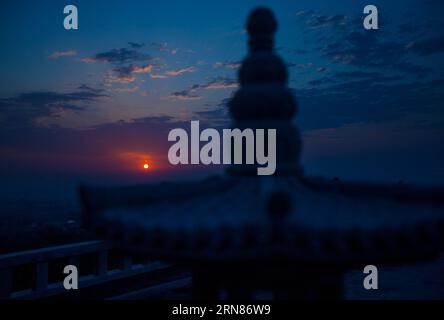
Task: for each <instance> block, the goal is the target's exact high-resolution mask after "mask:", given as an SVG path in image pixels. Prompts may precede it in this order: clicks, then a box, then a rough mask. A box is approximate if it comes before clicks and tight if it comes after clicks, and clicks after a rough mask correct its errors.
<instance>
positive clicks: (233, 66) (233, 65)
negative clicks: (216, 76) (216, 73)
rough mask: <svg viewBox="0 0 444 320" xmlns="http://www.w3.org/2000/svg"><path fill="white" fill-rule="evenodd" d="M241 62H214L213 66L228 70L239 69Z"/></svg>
mask: <svg viewBox="0 0 444 320" xmlns="http://www.w3.org/2000/svg"><path fill="white" fill-rule="evenodd" d="M241 64H242V62H241V61H221V62H216V63H215V64H214V67H215V68H221V67H223V68H228V69H239V68H240V66H241Z"/></svg>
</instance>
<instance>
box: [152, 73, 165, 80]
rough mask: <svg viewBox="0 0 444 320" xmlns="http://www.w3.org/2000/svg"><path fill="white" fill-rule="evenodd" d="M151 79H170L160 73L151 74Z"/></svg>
mask: <svg viewBox="0 0 444 320" xmlns="http://www.w3.org/2000/svg"><path fill="white" fill-rule="evenodd" d="M150 77H151V78H153V79H165V78H168V76H167V75H165V74H160V73H150Z"/></svg>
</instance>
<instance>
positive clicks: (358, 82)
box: [0, 0, 444, 183]
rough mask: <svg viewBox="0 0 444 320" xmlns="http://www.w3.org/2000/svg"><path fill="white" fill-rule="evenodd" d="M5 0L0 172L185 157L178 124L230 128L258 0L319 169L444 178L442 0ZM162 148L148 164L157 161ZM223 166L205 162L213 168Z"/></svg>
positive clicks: (124, 165) (305, 157)
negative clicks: (367, 17)
mask: <svg viewBox="0 0 444 320" xmlns="http://www.w3.org/2000/svg"><path fill="white" fill-rule="evenodd" d="M72 4H75V5H76V6H77V8H78V10H79V29H78V30H70V31H67V30H65V29H64V28H63V25H62V23H63V18H64V15H63V8H64V6H65V5H66V3H64V2H62V1H44V2H39V3H38V4H37V3H36V2H31V1H6V2H5V3H3V4H2V5H1V6H2V10H1V12H0V27H1V30H2V31H1V32H0V39H1V40H2V43H3V46H2V50H1V51H0V65H1V70H2V75H1V77H0V171H1V172H2V174H5V175H13V174H16V173H17V174H23V173H29V175H33V174H36V175H39V174H42V173H51V172H53V173H56V172H64V173H66V174H73V175H75V174H80V173H81V174H83V173H105V174H106V173H110V174H115V173H123V174H124V173H125V172H128V173H130V174H137V172H140V174H149V172H148V171H149V170H152V172H156V174H160V175H161V174H162V172H165V173H166V172H174V171H177V172H179V171H180V170H182V169H183V170H185V171H186V170H189V169H184V168H177V167H176V168H172V166H171V165H169V164H168V160H167V153H168V148H169V146H170V143H168V140H167V135H168V131H169V130H170V129H171V128H176V127H181V126H182V127H184V128H188V127H189V123H190V121H191V120H200V121H201V122H202V123H206V124H207V125H209V126H213V127H220V128H222V127H229V126H230V119H229V117H228V114H227V108H226V106H225V104H226V101H227V99H229V98H230V97H231V95H232V93H233V92H235V91H236V90H237V88H238V83H237V70H238V68H239V66H240V64H241V62H242V59H243V58H244V57H245V56H246V54H247V47H246V43H247V41H246V33H245V29H244V27H245V18H246V16H247V15H248V13H249V11H250V10H251V9H253V8H254V7H256V6H258V5H265V6H268V7H270V8H271V9H272V10H273V11H274V12H275V15H276V17H277V19H278V22H279V29H278V32H277V35H276V48H277V54H279V55H280V56H281V57H282V59H283V60H284V61H285V62H286V63H287V65H288V70H289V73H290V78H289V87H291V88H292V89H293V90H294V93H295V96H296V98H297V100H298V104H299V113H298V115H297V116H296V118H295V122H296V124H297V126H298V128H299V129H300V130H301V133H302V137H303V151H302V166H303V167H304V169H305V171H306V173H307V174H313V175H324V176H339V177H341V178H344V179H353V180H381V181H392V182H396V181H398V180H405V181H414V182H415V181H418V182H424V183H444V171H443V170H442V163H443V162H444V147H443V144H442V138H443V136H444V117H443V115H444V114H443V109H442V107H443V102H442V101H443V98H444V59H443V58H444V56H443V55H444V28H443V27H444V23H443V21H442V17H441V15H442V12H443V10H444V3H442V2H441V1H434V0H429V1H419V0H416V1H413V0H409V1H390V2H389V3H387V1H373V2H372V4H374V5H376V6H377V7H378V9H379V14H380V29H379V30H365V29H364V28H363V26H362V19H363V17H364V14H363V13H362V10H363V8H364V7H365V5H367V4H369V3H367V1H346V0H343V1H321V0H312V1H293V0H291V1H283V0H282V1H220V2H218V1H162V2H154V1H153V2H151V1H94V2H90V1H85V0H80V1H75V3H72ZM148 163H149V170H144V169H145V168H144V165H145V164H148ZM206 169H208V170H214V168H205V167H202V166H200V167H199V168H198V170H199V171H205V170H206Z"/></svg>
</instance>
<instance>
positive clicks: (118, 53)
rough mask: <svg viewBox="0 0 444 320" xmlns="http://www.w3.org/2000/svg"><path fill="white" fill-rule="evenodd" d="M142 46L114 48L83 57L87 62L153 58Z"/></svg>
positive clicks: (119, 61) (121, 62) (115, 62)
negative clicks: (141, 48)
mask: <svg viewBox="0 0 444 320" xmlns="http://www.w3.org/2000/svg"><path fill="white" fill-rule="evenodd" d="M139 49H140V47H136V48H134V46H131V47H130V48H120V49H112V50H109V51H105V52H100V53H97V54H95V55H93V56H91V57H86V58H83V59H82V61H83V62H86V63H97V62H102V63H112V64H124V63H131V62H140V61H148V60H151V59H152V57H151V56H150V55H149V54H146V53H143V52H141V51H140V50H139Z"/></svg>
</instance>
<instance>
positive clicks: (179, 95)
mask: <svg viewBox="0 0 444 320" xmlns="http://www.w3.org/2000/svg"><path fill="white" fill-rule="evenodd" d="M166 99H169V100H199V99H201V97H200V96H198V95H196V94H193V93H192V90H182V91H177V92H173V93H172V94H171V95H169V96H168V97H166Z"/></svg>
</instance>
